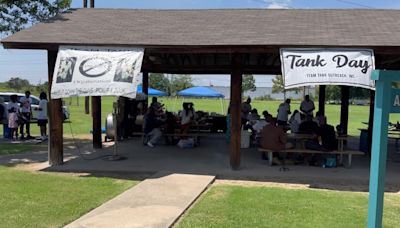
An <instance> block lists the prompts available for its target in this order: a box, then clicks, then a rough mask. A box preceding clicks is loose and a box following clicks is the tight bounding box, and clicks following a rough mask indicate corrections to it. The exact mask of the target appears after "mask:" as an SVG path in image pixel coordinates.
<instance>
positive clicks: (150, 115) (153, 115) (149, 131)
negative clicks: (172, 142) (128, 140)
mask: <svg viewBox="0 0 400 228" xmlns="http://www.w3.org/2000/svg"><path fill="white" fill-rule="evenodd" d="M163 124H164V121H162V120H160V119H159V115H157V112H156V110H155V109H154V108H153V107H152V106H150V107H149V109H148V110H147V114H146V115H145V117H144V133H145V135H146V137H147V139H148V141H147V146H149V147H154V145H155V144H156V143H157V142H158V140H159V139H160V138H161V136H162V132H161V129H160V127H161V126H162V125H163Z"/></svg>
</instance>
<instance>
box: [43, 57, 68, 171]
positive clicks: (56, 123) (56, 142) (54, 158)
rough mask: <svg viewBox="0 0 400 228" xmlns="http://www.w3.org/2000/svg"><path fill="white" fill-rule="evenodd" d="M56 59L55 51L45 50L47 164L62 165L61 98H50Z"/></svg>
mask: <svg viewBox="0 0 400 228" xmlns="http://www.w3.org/2000/svg"><path fill="white" fill-rule="evenodd" d="M56 59H57V51H50V50H49V51H47V69H48V74H49V75H48V79H49V100H50V102H49V111H48V113H49V147H48V153H49V164H50V165H51V166H55V165H62V164H63V162H64V151H63V119H64V118H63V112H62V101H61V99H54V100H53V99H51V95H50V92H51V86H52V82H53V72H54V67H55V64H56Z"/></svg>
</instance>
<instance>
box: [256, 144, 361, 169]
mask: <svg viewBox="0 0 400 228" xmlns="http://www.w3.org/2000/svg"><path fill="white" fill-rule="evenodd" d="M258 151H261V152H266V153H268V163H269V165H272V158H273V153H300V154H339V155H340V163H341V164H342V163H343V155H348V161H347V162H348V167H351V160H352V156H353V155H364V154H365V153H364V152H361V151H357V150H343V151H338V150H334V151H319V150H307V149H286V150H282V151H273V150H269V149H263V148H258Z"/></svg>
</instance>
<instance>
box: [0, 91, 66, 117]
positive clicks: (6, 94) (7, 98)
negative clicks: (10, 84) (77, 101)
mask: <svg viewBox="0 0 400 228" xmlns="http://www.w3.org/2000/svg"><path fill="white" fill-rule="evenodd" d="M13 94H16V95H17V96H18V102H19V100H20V99H21V97H23V96H25V94H23V93H13V92H0V97H2V98H3V99H4V103H5V104H6V105H8V102H10V96H11V95H13ZM31 98H32V105H31V106H32V119H34V120H36V119H37V116H38V112H39V111H37V110H35V109H36V108H38V107H39V101H40V99H39V97H37V96H34V95H31ZM62 110H63V114H64V120H67V119H69V111H68V108H67V107H66V106H63V107H62Z"/></svg>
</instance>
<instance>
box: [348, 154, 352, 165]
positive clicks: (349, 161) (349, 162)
mask: <svg viewBox="0 0 400 228" xmlns="http://www.w3.org/2000/svg"><path fill="white" fill-rule="evenodd" d="M351 158H352V156H351V154H349V159H348V166H349V168H350V167H351Z"/></svg>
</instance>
